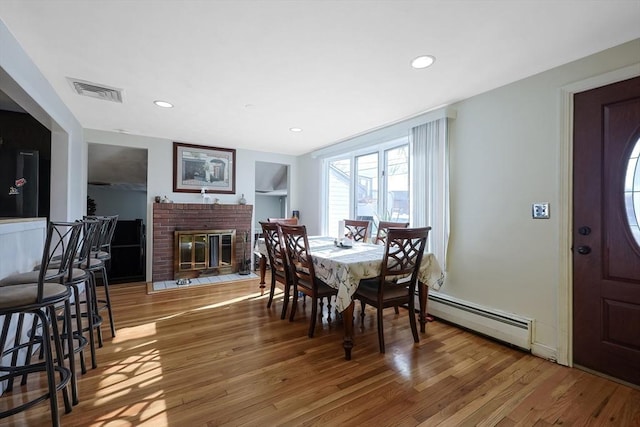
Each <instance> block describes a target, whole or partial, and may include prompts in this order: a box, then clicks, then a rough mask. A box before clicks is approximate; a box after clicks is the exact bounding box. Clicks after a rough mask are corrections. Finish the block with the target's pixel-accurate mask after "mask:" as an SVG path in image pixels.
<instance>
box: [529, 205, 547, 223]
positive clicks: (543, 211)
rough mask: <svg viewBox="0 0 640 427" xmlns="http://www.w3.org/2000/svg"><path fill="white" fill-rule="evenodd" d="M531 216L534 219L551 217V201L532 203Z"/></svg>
mask: <svg viewBox="0 0 640 427" xmlns="http://www.w3.org/2000/svg"><path fill="white" fill-rule="evenodd" d="M531 216H532V217H533V218H534V219H549V202H543V203H534V204H533V205H531Z"/></svg>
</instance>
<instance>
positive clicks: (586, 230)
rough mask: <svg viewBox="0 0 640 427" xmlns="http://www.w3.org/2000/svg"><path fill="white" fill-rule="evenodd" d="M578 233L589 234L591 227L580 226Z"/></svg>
mask: <svg viewBox="0 0 640 427" xmlns="http://www.w3.org/2000/svg"><path fill="white" fill-rule="evenodd" d="M578 233H580V234H581V235H583V236H588V235H589V234H591V228H589V227H587V226H586V225H585V226H584V227H580V228H578Z"/></svg>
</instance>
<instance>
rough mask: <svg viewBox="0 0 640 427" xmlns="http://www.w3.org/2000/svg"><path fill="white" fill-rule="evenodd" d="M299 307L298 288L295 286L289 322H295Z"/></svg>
mask: <svg viewBox="0 0 640 427" xmlns="http://www.w3.org/2000/svg"><path fill="white" fill-rule="evenodd" d="M297 308H298V288H297V287H296V286H294V287H293V297H292V301H291V315H290V316H289V322H293V320H294V319H295V317H296V309H297Z"/></svg>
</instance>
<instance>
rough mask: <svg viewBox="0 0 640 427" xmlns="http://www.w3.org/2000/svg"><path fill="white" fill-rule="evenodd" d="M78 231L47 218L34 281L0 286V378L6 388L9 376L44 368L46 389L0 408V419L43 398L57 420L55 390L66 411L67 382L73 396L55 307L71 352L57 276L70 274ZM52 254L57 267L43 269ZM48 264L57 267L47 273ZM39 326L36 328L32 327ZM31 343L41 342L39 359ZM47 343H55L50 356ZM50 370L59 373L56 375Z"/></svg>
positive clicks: (65, 293) (67, 291)
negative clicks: (13, 323) (2, 318)
mask: <svg viewBox="0 0 640 427" xmlns="http://www.w3.org/2000/svg"><path fill="white" fill-rule="evenodd" d="M81 231H82V224H81V223H62V222H49V224H48V226H47V237H46V240H45V245H44V251H43V255H42V262H41V266H42V268H41V269H40V271H39V272H38V278H37V282H35V283H28V284H19V285H13V286H2V287H0V315H3V316H5V322H4V324H3V328H2V332H1V333H0V355H2V361H0V364H1V365H0V381H4V380H6V381H7V390H6V392H9V393H11V392H13V381H14V379H15V378H18V377H22V384H26V382H27V376H28V375H30V374H34V373H40V372H42V373H45V374H46V378H47V392H46V393H44V394H42V395H39V396H37V397H35V398H31V399H30V400H28V401H26V402H24V403H20V404H17V405H16V406H14V407H12V408H9V409H7V410H5V411H3V412H0V419H1V418H5V417H8V416H11V415H14V414H17V413H19V412H22V411H25V410H27V409H29V408H31V407H32V406H34V405H36V404H38V403H40V402H42V401H45V400H47V399H49V403H50V407H51V423H52V425H54V426H59V425H60V414H59V411H58V397H57V392H58V391H62V396H63V399H64V406H65V412H67V413H68V412H71V409H72V405H71V401H70V399H69V391H68V388H67V386H68V385H69V384H71V387H72V394H73V393H75V395H76V396H77V389H76V390H75V391H74V388H76V387H77V383H76V381H75V360H74V357H68V358H67V360H69V367H66V366H64V361H65V351H64V350H63V348H62V339H61V335H60V329H59V325H58V314H57V312H58V311H59V310H60V309H61V308H62V311H63V316H62V317H61V319H62V324H63V330H64V331H65V333H66V337H65V338H66V340H67V341H66V342H67V344H68V348H67V354H68V355H71V356H72V355H73V333H72V327H71V321H72V320H71V307H70V297H71V288H70V287H69V286H66V285H64V284H62V283H61V282H62V281H63V280H64V279H63V278H64V276H65V275H69V274H71V273H70V272H71V270H72V264H73V256H74V254H75V253H76V250H77V246H78V243H79V237H80V233H81ZM58 254H59V256H60V258H59V260H58V265H59V267H58V268H57V269H49V268H48V267H49V265H50V263H51V261H52V259H53V257H54V256H56V255H58ZM52 270H56V271H57V273H55V274H51V273H52ZM14 316H15V317H16V318H17V319H18V327H19V328H20V329H17V330H16V337H15V339H14V340H13V342H9V340H8V333H9V327H10V324H11V319H12V318H13V317H14ZM27 316H33V322H32V324H31V325H32V326H31V329H30V333H28V334H27V337H26V341H25V342H22V338H23V334H22V332H23V331H22V327H23V326H24V324H23V322H24V320H25V319H26V318H27ZM39 329H40V333H38V330H39ZM37 346H41V352H40V354H41V356H42V359H43V360H42V361H38V362H33V361H32V360H31V359H32V355H33V352H34V350H35V348H36V347H37ZM53 349H55V357H54V351H53ZM7 356H10V357H7ZM21 356H22V357H23V358H24V361H23V362H22V361H20V358H21ZM9 359H10V362H9V364H8V365H7V364H5V363H7V362H5V360H7V361H8V360H9ZM56 376H59V378H58V379H56ZM26 393H27V394H28V392H26ZM29 396H30V394H29ZM16 401H17V400H16Z"/></svg>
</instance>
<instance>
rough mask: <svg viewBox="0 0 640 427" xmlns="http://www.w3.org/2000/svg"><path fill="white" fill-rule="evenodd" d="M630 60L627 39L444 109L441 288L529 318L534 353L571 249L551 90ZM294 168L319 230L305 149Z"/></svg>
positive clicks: (314, 170) (549, 336) (314, 177)
mask: <svg viewBox="0 0 640 427" xmlns="http://www.w3.org/2000/svg"><path fill="white" fill-rule="evenodd" d="M639 60H640V40H636V41H633V42H630V43H626V44H624V45H621V46H618V47H616V48H613V49H609V50H606V51H604V52H601V53H599V54H596V55H592V56H590V57H587V58H584V59H581V60H579V61H575V62H573V63H570V64H567V65H564V66H561V67H558V68H556V69H553V70H550V71H547V72H544V73H541V74H538V75H535V76H532V77H530V78H527V79H524V80H521V81H518V82H515V83H513V84H510V85H507V86H504V87H501V88H498V89H495V90H492V91H490V92H487V93H484V94H481V95H478V96H475V97H472V98H470V99H467V100H464V101H462V102H459V103H457V104H454V105H452V106H451V107H453V109H455V110H457V118H456V119H453V120H452V121H451V124H450V132H451V134H450V137H451V139H450V142H451V147H450V152H451V175H450V184H451V240H450V245H449V254H448V258H447V267H448V271H447V280H446V283H445V286H444V287H443V288H442V290H441V292H442V293H446V294H449V295H452V296H455V297H457V298H460V299H462V300H466V301H470V302H473V303H476V304H480V305H484V306H487V307H490V308H495V309H499V310H502V311H505V312H512V313H516V314H519V315H522V316H525V317H530V318H532V319H534V320H535V330H534V336H533V341H534V343H533V351H534V353H538V354H541V355H545V356H548V357H554V356H556V354H555V353H556V351H557V348H558V342H559V340H560V341H562V340H566V339H567V337H566V336H562V337H560V336H559V334H558V330H559V320H558V310H559V307H558V293H559V289H560V288H561V287H562V286H570V285H569V284H567V283H563V280H565V279H563V277H569V276H568V275H567V274H566V272H564V271H561V266H560V262H559V259H560V257H561V256H564V257H566V256H567V253H568V252H569V250H570V248H569V247H561V244H560V242H561V240H563V239H561V236H560V235H559V233H560V230H561V224H560V220H559V219H560V218H563V217H565V218H566V217H568V216H569V215H570V212H569V206H570V201H569V200H568V199H567V198H566V197H564V198H563V197H562V196H563V189H564V188H566V187H567V186H568V185H570V183H567V182H565V181H566V180H565V179H564V178H563V175H562V171H563V170H566V168H567V167H569V165H563V164H561V159H562V158H563V152H562V150H563V147H562V143H561V133H562V132H561V124H560V108H561V105H560V104H561V103H560V100H561V96H560V89H561V88H562V87H563V86H566V85H569V84H571V83H573V82H576V81H581V80H584V79H587V78H590V77H593V76H598V75H601V74H604V73H607V72H609V71H612V70H616V69H619V68H623V67H626V66H629V65H631V64H634V63H638V62H639ZM567 161H568V160H567ZM299 166H300V168H299V170H301V171H304V173H305V176H306V177H307V179H305V180H303V179H302V177H299V179H298V181H299V182H301V183H303V182H304V183H307V184H306V186H305V187H301V188H300V193H301V197H300V198H299V199H298V200H300V201H301V203H304V204H305V211H309V212H310V213H311V215H313V216H314V218H313V219H315V221H316V224H317V227H318V229H320V226H321V224H320V221H321V220H320V212H321V206H320V202H319V200H320V199H318V198H316V193H317V191H318V190H317V184H316V181H320V179H321V176H322V173H321V160H319V159H314V158H312V157H311V156H310V155H307V156H304V157H303V158H301V159H300V163H299ZM309 177H311V179H308V178H309ZM533 202H550V203H551V218H550V219H548V220H533V219H532V218H531V203H533ZM313 219H312V218H310V217H308V218H307V219H306V220H305V224H308V225H310V224H311V223H312V222H313ZM310 228H312V226H310ZM563 237H564V241H565V242H566V241H570V239H569V238H568V236H563ZM569 303H570V302H569ZM564 309H565V311H566V307H564ZM564 333H568V332H566V331H565V332H564Z"/></svg>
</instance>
